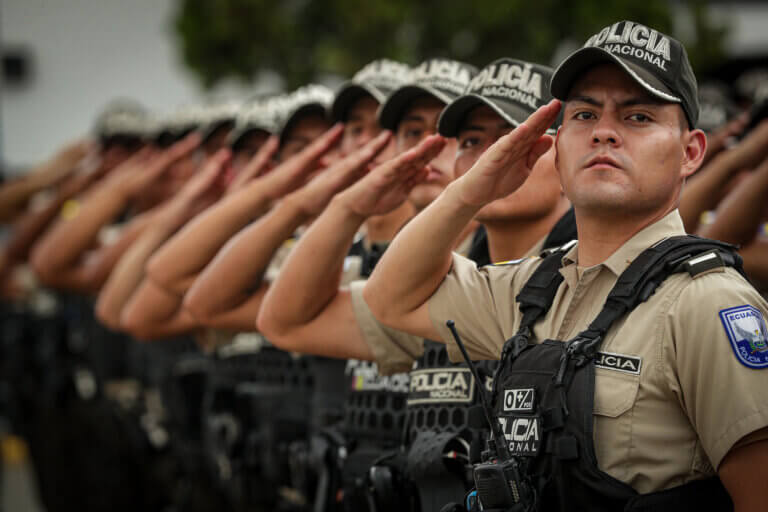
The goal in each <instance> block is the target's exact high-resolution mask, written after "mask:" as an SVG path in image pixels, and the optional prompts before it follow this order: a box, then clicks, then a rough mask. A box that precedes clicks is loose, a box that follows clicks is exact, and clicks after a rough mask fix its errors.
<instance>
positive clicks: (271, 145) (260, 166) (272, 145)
mask: <svg viewBox="0 0 768 512" xmlns="http://www.w3.org/2000/svg"><path fill="white" fill-rule="evenodd" d="M279 147H280V138H279V137H278V136H277V135H270V137H269V138H268V139H267V140H266V141H265V142H264V144H262V145H261V147H260V148H259V150H258V151H257V152H256V154H255V155H253V158H251V159H250V161H249V162H248V164H247V165H246V166H245V168H243V170H242V171H241V172H240V175H242V180H248V179H250V178H252V177H254V176H258V175H260V174H262V173H263V172H264V169H265V168H266V167H267V166H268V165H269V163H270V162H271V161H272V158H273V157H274V156H275V153H277V149H278V148H279ZM238 182H241V180H240V179H238Z"/></svg>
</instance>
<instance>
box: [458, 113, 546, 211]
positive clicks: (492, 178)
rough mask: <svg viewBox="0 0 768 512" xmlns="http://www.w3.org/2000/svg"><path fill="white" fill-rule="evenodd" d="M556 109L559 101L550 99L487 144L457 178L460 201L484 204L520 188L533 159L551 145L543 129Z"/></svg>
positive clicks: (532, 164) (469, 203)
mask: <svg viewBox="0 0 768 512" xmlns="http://www.w3.org/2000/svg"><path fill="white" fill-rule="evenodd" d="M559 111H560V101H558V100H552V101H551V102H549V103H548V104H547V105H544V106H543V107H540V108H539V109H538V110H537V111H536V112H534V113H533V114H531V116H530V117H529V118H528V119H526V121H525V122H524V123H522V124H521V125H520V126H518V127H517V128H515V129H514V130H512V131H511V132H509V133H508V134H506V135H504V136H503V137H501V138H499V140H497V141H496V142H495V143H494V144H493V145H492V146H491V147H489V148H488V150H487V151H485V153H483V154H482V156H480V158H478V160H477V162H475V165H473V166H472V168H471V169H470V170H469V171H467V173H466V174H465V175H464V176H462V177H461V178H459V180H458V182H459V187H460V189H459V190H460V191H461V192H460V194H461V195H460V197H461V199H462V201H463V202H464V203H466V204H468V205H472V206H483V205H486V204H488V203H490V202H491V201H493V200H495V199H499V198H501V197H505V196H508V195H509V194H511V193H512V192H514V191H515V190H517V189H518V188H520V185H522V184H523V183H524V182H525V180H526V179H527V178H528V175H529V174H530V173H531V170H532V169H533V166H534V164H535V163H536V161H537V160H538V159H539V157H540V156H541V155H543V154H544V153H546V152H547V150H549V148H550V146H551V145H552V137H550V136H549V135H545V132H546V131H547V129H548V128H549V127H550V126H551V125H552V123H553V122H554V120H555V118H556V117H557V113H558V112H559Z"/></svg>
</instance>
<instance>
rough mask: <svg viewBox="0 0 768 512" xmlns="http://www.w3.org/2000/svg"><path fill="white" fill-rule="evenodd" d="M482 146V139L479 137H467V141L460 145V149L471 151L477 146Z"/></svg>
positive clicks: (464, 140)
mask: <svg viewBox="0 0 768 512" xmlns="http://www.w3.org/2000/svg"><path fill="white" fill-rule="evenodd" d="M478 144H480V139H479V138H477V137H467V138H466V139H463V140H462V141H461V143H460V144H459V147H460V148H461V149H469V148H472V147H475V146H477V145H478Z"/></svg>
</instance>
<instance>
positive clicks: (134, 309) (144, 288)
mask: <svg viewBox="0 0 768 512" xmlns="http://www.w3.org/2000/svg"><path fill="white" fill-rule="evenodd" d="M181 300H182V298H181V297H180V296H178V295H176V294H173V293H170V292H168V291H167V290H163V289H161V288H158V287H157V286H156V285H155V283H153V282H152V281H149V280H146V279H145V280H144V281H142V282H141V284H140V285H139V287H138V289H137V290H136V293H134V294H133V295H132V296H131V298H130V299H129V300H128V302H127V303H126V305H125V306H124V307H123V309H122V311H121V312H120V319H119V324H120V326H119V328H120V329H121V330H123V331H126V332H129V333H130V334H131V335H133V336H135V337H137V338H139V339H144V340H150V339H158V338H166V337H169V336H176V335H179V334H184V333H188V332H191V331H193V330H195V329H196V328H197V327H199V323H198V322H197V321H196V320H195V319H194V318H193V317H192V315H190V314H189V312H187V311H186V310H184V309H183V308H182V307H181Z"/></svg>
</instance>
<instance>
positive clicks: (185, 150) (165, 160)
mask: <svg viewBox="0 0 768 512" xmlns="http://www.w3.org/2000/svg"><path fill="white" fill-rule="evenodd" d="M201 140H202V139H201V137H200V134H198V133H196V132H194V133H190V134H189V135H187V136H186V137H184V138H183V139H181V140H180V141H179V142H176V143H175V144H174V145H173V146H171V147H170V148H168V149H166V150H165V151H163V152H162V153H160V155H159V156H158V157H157V158H156V159H154V160H153V161H152V162H151V166H152V170H153V171H156V172H162V171H163V170H165V169H166V168H167V167H169V166H170V165H171V164H173V163H175V162H177V161H179V160H181V159H182V158H184V157H185V156H187V155H188V154H190V153H191V152H192V151H194V150H195V149H196V148H197V147H198V146H199V145H200V142H201Z"/></svg>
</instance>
